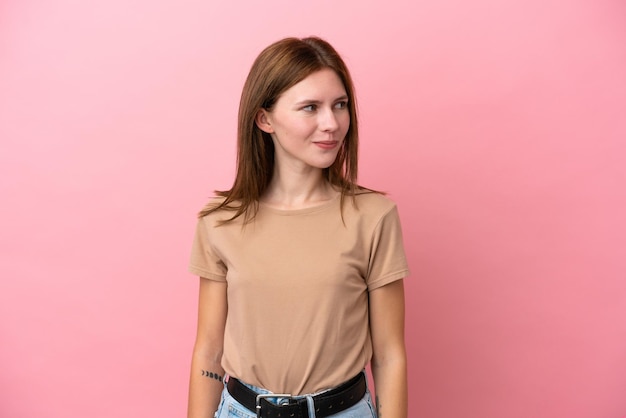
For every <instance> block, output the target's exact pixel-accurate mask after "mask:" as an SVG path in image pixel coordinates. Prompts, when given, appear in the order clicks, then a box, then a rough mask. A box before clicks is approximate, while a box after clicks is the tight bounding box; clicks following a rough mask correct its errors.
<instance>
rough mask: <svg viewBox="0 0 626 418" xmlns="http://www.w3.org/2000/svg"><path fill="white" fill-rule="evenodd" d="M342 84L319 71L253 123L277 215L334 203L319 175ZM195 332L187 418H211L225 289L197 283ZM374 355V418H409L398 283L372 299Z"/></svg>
mask: <svg viewBox="0 0 626 418" xmlns="http://www.w3.org/2000/svg"><path fill="white" fill-rule="evenodd" d="M347 100H348V99H347V96H346V91H345V88H344V86H343V83H342V82H341V79H340V78H339V77H338V76H337V75H336V74H335V73H334V72H333V71H332V70H330V69H323V70H320V71H318V72H315V73H313V74H311V75H309V76H308V77H307V78H305V79H304V80H302V81H301V82H299V83H298V84H296V85H294V86H293V87H291V88H290V89H288V90H286V91H285V92H283V94H282V95H281V96H280V97H279V99H278V100H277V102H276V104H275V106H274V108H273V109H272V110H271V111H267V110H264V109H261V110H259V112H258V113H257V115H256V119H255V122H256V124H257V126H258V127H259V128H260V129H261V130H263V131H265V132H267V133H269V134H270V135H271V137H272V141H274V146H275V150H276V153H275V170H274V173H273V177H272V181H271V182H270V185H269V187H268V189H267V191H266V192H265V194H264V195H263V196H262V198H261V200H262V201H263V202H264V203H266V204H268V205H270V206H273V207H276V208H279V209H302V208H306V207H310V206H315V205H318V204H320V203H322V202H324V201H327V200H329V199H332V198H333V197H335V196H336V195H337V194H338V193H339V191H337V190H335V189H334V188H333V187H332V186H331V185H329V184H327V183H326V181H325V180H324V178H323V176H322V169H324V168H327V167H329V166H330V165H331V164H332V163H333V162H334V161H335V158H336V157H337V153H338V151H339V149H340V147H341V144H342V143H343V140H344V138H345V136H346V133H347V132H348V128H349V127H350V114H349V112H348V108H347V106H346V103H347ZM199 293H200V297H199V312H198V331H197V337H196V343H195V345H194V351H193V357H192V365H191V378H190V389H189V409H188V417H189V418H211V417H213V414H214V412H215V411H216V410H217V408H218V404H219V400H220V393H221V390H222V388H223V385H222V384H221V383H220V382H219V381H218V380H216V379H211V378H207V377H206V376H204V375H203V373H202V370H205V371H211V372H213V373H218V374H219V375H221V376H223V375H224V370H223V369H222V367H221V366H220V360H221V357H222V348H223V343H224V326H225V322H226V315H227V310H228V308H227V303H226V285H225V284H224V283H220V282H215V281H211V280H207V279H203V278H201V279H200V292H199ZM369 312H370V327H371V335H372V345H373V350H374V355H373V358H372V374H373V377H374V384H375V388H376V394H377V396H376V398H377V410H378V414H379V418H383V417H390V418H406V417H407V378H406V351H405V345H404V288H403V281H402V280H398V281H395V282H393V283H391V284H388V285H386V286H383V287H380V288H378V289H376V290H373V291H372V292H371V293H370V297H369Z"/></svg>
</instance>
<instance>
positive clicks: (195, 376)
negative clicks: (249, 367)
mask: <svg viewBox="0 0 626 418" xmlns="http://www.w3.org/2000/svg"><path fill="white" fill-rule="evenodd" d="M223 379H224V369H222V366H221V365H220V358H219V356H208V355H206V354H203V353H202V352H200V350H197V349H196V350H194V353H193V357H192V360H191V377H190V379H189V404H188V409H187V418H213V414H214V413H215V411H217V408H218V406H219V402H220V395H221V393H222V390H223V389H224V384H223Z"/></svg>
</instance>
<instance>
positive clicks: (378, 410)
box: [376, 395, 383, 418]
mask: <svg viewBox="0 0 626 418" xmlns="http://www.w3.org/2000/svg"><path fill="white" fill-rule="evenodd" d="M381 409H383V406H382V405H381V404H380V399H379V398H378V395H376V415H377V416H378V418H383V411H381Z"/></svg>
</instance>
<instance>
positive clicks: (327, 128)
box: [319, 109, 339, 132]
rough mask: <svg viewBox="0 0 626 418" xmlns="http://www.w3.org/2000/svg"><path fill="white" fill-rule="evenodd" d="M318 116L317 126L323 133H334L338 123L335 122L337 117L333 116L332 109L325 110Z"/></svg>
mask: <svg viewBox="0 0 626 418" xmlns="http://www.w3.org/2000/svg"><path fill="white" fill-rule="evenodd" d="M319 115H320V120H319V126H320V129H321V130H322V131H323V132H334V131H336V130H337V128H338V127H339V123H338V122H337V115H335V112H333V109H326V110H325V111H323V112H320V113H319Z"/></svg>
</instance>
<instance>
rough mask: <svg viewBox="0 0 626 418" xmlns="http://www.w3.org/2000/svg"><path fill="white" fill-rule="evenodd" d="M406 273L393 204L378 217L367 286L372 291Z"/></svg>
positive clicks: (397, 216) (400, 234)
mask: <svg viewBox="0 0 626 418" xmlns="http://www.w3.org/2000/svg"><path fill="white" fill-rule="evenodd" d="M408 274H409V268H408V264H407V261H406V255H405V252H404V244H403V242H402V228H401V226H400V217H399V215H398V210H397V207H396V206H395V205H394V206H393V207H392V208H391V209H390V210H389V211H388V212H387V213H386V214H385V215H384V216H383V217H382V218H381V219H380V221H379V222H378V224H377V225H376V228H375V230H374V233H373V236H372V246H371V252H370V259H369V266H368V274H367V278H366V282H367V288H368V290H369V291H372V290H374V289H377V288H379V287H382V286H384V285H386V284H389V283H391V282H394V281H396V280H400V279H403V278H404V277H406V276H408Z"/></svg>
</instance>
